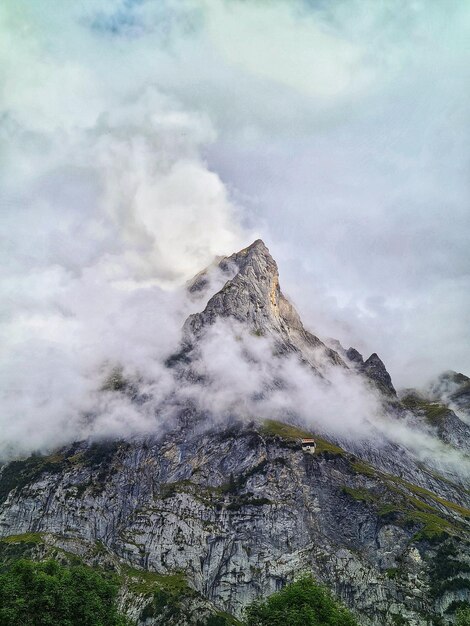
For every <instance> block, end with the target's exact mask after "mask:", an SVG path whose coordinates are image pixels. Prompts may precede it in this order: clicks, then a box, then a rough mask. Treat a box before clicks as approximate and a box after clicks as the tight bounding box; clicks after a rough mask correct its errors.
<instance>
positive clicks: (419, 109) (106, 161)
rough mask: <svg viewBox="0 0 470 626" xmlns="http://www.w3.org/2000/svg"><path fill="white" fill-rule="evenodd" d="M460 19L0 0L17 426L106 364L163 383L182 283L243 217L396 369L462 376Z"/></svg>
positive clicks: (354, 4) (463, 55) (341, 330)
mask: <svg viewBox="0 0 470 626" xmlns="http://www.w3.org/2000/svg"><path fill="white" fill-rule="evenodd" d="M469 31H470V5H469V4H468V3H467V2H466V1H465V0H449V1H447V2H443V1H437V0H427V1H424V0H423V1H420V0H407V1H400V0H398V1H397V0H393V1H391V0H390V1H388V0H370V1H369V0H336V1H335V2H326V1H324V0H310V1H307V0H272V1H268V0H258V1H256V0H251V1H250V0H197V1H196V0H194V1H193V0H177V1H176V0H175V1H171V0H158V1H157V0H81V1H78V0H77V1H76V2H63V1H62V0H42V1H41V2H33V1H32V0H6V1H4V2H2V3H1V5H0V133H1V152H0V219H1V225H2V228H1V244H2V245H1V250H0V255H1V256H0V280H1V292H2V305H1V307H2V310H1V317H0V321H1V326H0V339H1V343H2V346H3V349H2V361H1V365H0V377H1V382H2V385H1V386H2V387H3V396H2V403H3V415H4V417H3V419H4V420H6V425H7V426H8V428H9V429H10V430H11V433H12V435H11V436H12V438H13V439H15V438H16V439H18V438H19V437H20V436H21V437H25V435H26V436H27V437H31V438H32V441H33V442H34V441H35V437H37V436H38V435H37V425H38V424H40V423H41V420H42V419H44V415H45V414H46V411H47V414H48V415H49V414H50V413H51V411H52V413H54V412H55V414H56V415H57V419H56V420H52V421H51V428H54V429H62V428H64V429H66V428H67V424H68V422H67V419H66V418H65V417H61V416H63V415H64V402H65V400H64V398H65V399H66V402H67V407H68V409H69V410H70V411H73V409H74V407H76V408H77V410H78V409H80V410H81V411H83V403H84V400H83V399H84V398H85V397H87V396H89V394H90V393H91V392H92V390H93V389H94V388H95V387H96V379H97V377H99V375H101V374H100V373H101V372H102V368H103V363H107V364H110V363H111V364H112V363H116V362H121V361H123V360H125V361H126V363H128V364H131V365H132V366H135V367H136V368H139V367H140V368H143V367H145V368H146V369H147V370H149V369H150V371H151V370H152V367H155V372H153V374H154V376H155V379H156V380H157V379H158V380H159V381H161V384H162V385H163V386H164V385H165V384H166V383H165V376H164V373H163V372H162V371H161V369H160V368H159V367H157V366H156V365H155V364H154V362H153V361H152V359H153V357H155V355H160V356H161V355H165V354H167V353H168V352H169V351H170V350H171V346H172V345H173V343H174V342H175V341H176V340H177V338H178V333H179V329H180V326H181V324H182V323H183V321H184V319H185V316H186V315H187V314H188V313H189V312H191V306H193V305H192V304H191V303H190V302H188V301H187V300H186V299H185V298H184V297H183V296H182V295H181V293H180V291H179V290H180V288H181V285H183V284H184V282H185V281H186V280H188V279H189V278H191V277H192V276H193V275H194V274H195V273H196V272H198V271H199V270H201V269H202V268H203V267H205V266H206V265H208V264H209V263H210V262H211V260H212V259H213V258H214V256H216V255H226V254H231V253H232V252H234V251H236V250H238V249H240V248H241V247H244V246H246V245H248V244H249V243H250V242H251V241H253V240H254V239H256V238H257V237H261V238H262V239H263V240H264V241H265V242H266V244H267V245H268V247H269V248H270V250H271V252H272V254H273V256H274V258H275V259H276V261H277V263H278V265H279V269H280V279H281V286H282V288H283V291H284V292H285V294H286V295H287V296H288V297H289V298H290V299H291V300H292V301H293V303H294V304H295V305H296V307H297V308H298V310H299V312H300V314H301V317H302V319H303V321H304V323H305V325H306V326H307V327H308V328H309V329H310V330H311V331H312V332H314V333H315V334H317V335H319V336H321V337H328V336H331V337H336V338H338V339H340V340H341V342H342V343H343V344H344V345H345V346H346V347H348V346H350V345H353V346H355V347H357V348H358V349H359V350H360V351H361V352H363V353H364V354H365V356H368V355H369V354H370V353H371V352H377V353H378V354H379V355H380V356H381V358H382V359H383V361H384V362H385V363H386V365H387V368H388V370H389V371H390V373H391V375H392V378H393V380H394V383H395V385H396V386H397V387H409V386H416V385H423V384H425V383H426V382H427V381H428V380H429V379H430V378H431V377H433V376H436V375H437V374H439V373H440V372H442V371H443V370H447V369H454V370H457V371H461V372H463V373H466V374H470V350H469V349H468V347H469V328H470V271H469V267H470V264H469V256H470V252H469V245H468V242H469V241H470V210H469V199H470V189H469V181H470V177H469V175H468V170H469V160H470V159H469V156H470V154H469V153H470V148H469V146H470V141H469V139H470V138H469V136H468V135H469V129H470V119H469V115H470V114H469V111H470V107H469V106H468V104H469V95H470V94H469V91H470V76H469V73H470V44H469V42H470V36H469V35H470V32H469ZM51 398H55V400H54V401H53V402H52V403H51ZM22 415H29V416H31V419H29V420H28V421H27V422H24V423H23V422H22V421H21V419H20V416H22ZM4 426H5V424H4ZM9 432H10V431H9ZM38 441H40V438H39V439H38Z"/></svg>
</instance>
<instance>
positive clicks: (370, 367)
mask: <svg viewBox="0 0 470 626" xmlns="http://www.w3.org/2000/svg"><path fill="white" fill-rule="evenodd" d="M361 371H362V372H364V374H365V375H366V376H367V377H368V378H370V379H371V380H372V381H374V382H375V383H376V385H377V386H378V387H379V389H380V390H381V391H382V392H383V393H386V394H389V395H391V396H396V395H397V392H396V391H395V387H394V386H393V384H392V379H391V377H390V374H389V373H388V372H387V370H386V368H385V365H384V364H383V362H382V361H381V359H380V358H379V357H378V355H377V354H376V353H375V352H374V354H371V355H370V357H369V358H368V359H367V361H365V363H364V365H363V366H362V367H361Z"/></svg>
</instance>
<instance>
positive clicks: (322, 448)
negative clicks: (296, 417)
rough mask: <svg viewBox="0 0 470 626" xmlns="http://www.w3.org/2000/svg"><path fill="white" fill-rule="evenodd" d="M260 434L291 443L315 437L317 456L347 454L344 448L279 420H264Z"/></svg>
mask: <svg viewBox="0 0 470 626" xmlns="http://www.w3.org/2000/svg"><path fill="white" fill-rule="evenodd" d="M260 432H261V434H263V435H265V436H271V437H280V438H281V439H284V440H286V441H289V442H296V441H299V440H300V439H308V438H310V437H314V439H315V442H316V444H317V448H316V454H322V453H325V452H329V453H331V454H333V455H338V456H343V455H345V454H346V452H345V451H344V450H343V449H342V448H340V447H339V446H336V445H335V444H333V443H330V442H329V441H327V440H326V439H322V438H321V437H318V436H316V435H313V434H312V433H311V432H308V431H306V430H303V429H302V428H299V427H298V426H293V425H292V424H286V423H284V422H279V421H277V420H264V422H263V424H262V427H261V429H260Z"/></svg>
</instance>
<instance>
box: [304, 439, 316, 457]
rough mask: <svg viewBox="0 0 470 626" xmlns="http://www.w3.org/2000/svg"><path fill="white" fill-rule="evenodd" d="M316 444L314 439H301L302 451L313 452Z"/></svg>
mask: <svg viewBox="0 0 470 626" xmlns="http://www.w3.org/2000/svg"><path fill="white" fill-rule="evenodd" d="M316 447H317V444H316V442H315V439H302V452H307V453H308V454H315V448H316Z"/></svg>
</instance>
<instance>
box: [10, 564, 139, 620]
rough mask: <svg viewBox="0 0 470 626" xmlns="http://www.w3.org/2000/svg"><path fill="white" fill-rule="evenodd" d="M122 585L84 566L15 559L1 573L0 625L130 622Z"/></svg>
mask: <svg viewBox="0 0 470 626" xmlns="http://www.w3.org/2000/svg"><path fill="white" fill-rule="evenodd" d="M117 592H118V584H117V582H116V580H115V579H114V578H112V577H106V576H104V575H103V574H100V573H98V572H96V571H95V570H93V569H92V568H90V567H85V566H83V565H72V566H63V565H60V564H59V563H57V562H56V561H53V560H50V561H46V562H44V563H35V562H33V561H27V560H20V561H16V562H15V563H13V565H11V566H10V567H9V568H8V569H7V570H6V571H4V572H3V573H1V574H0V626H12V624H21V625H22V626H130V623H129V621H128V620H127V619H126V618H125V617H124V616H122V615H120V614H119V612H118V610H117V605H116V597H117Z"/></svg>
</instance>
